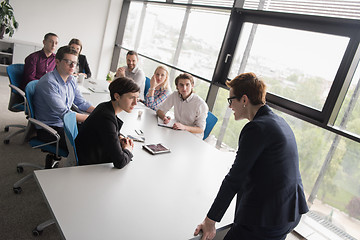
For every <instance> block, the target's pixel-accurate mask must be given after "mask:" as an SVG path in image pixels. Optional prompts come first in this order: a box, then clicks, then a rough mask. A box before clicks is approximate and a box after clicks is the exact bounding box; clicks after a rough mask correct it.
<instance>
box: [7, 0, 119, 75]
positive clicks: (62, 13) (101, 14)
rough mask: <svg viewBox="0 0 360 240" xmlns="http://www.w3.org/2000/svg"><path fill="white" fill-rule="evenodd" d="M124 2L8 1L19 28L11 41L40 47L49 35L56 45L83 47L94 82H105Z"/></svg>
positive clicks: (86, 0)
mask: <svg viewBox="0 0 360 240" xmlns="http://www.w3.org/2000/svg"><path fill="white" fill-rule="evenodd" d="M122 1H123V0H101V1H99V0H61V1H59V0H31V1H24V0H11V1H10V4H11V5H12V7H13V8H14V14H15V18H16V20H17V21H18V22H19V28H18V29H17V31H16V32H15V34H14V35H13V37H12V38H13V39H15V40H21V41H27V42H34V43H41V44H42V40H43V37H44V35H45V34H46V33H48V32H53V33H56V34H57V35H58V36H59V45H58V47H60V46H63V45H67V44H68V43H69V41H70V40H71V39H72V38H78V39H80V40H81V41H82V43H83V51H82V53H83V54H84V55H86V57H87V59H88V62H89V65H90V69H91V71H92V74H93V78H97V79H99V80H101V79H104V80H105V77H106V74H107V73H108V71H109V69H110V62H111V57H112V52H113V48H114V44H115V37H116V31H117V27H118V23H119V18H120V11H121V6H122Z"/></svg>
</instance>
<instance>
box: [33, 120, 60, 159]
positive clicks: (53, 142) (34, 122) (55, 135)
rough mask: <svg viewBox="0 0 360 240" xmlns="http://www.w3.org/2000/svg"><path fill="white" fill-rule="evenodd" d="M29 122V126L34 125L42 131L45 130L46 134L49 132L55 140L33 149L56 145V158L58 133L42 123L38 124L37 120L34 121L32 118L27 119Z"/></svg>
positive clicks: (57, 154)
mask: <svg viewBox="0 0 360 240" xmlns="http://www.w3.org/2000/svg"><path fill="white" fill-rule="evenodd" d="M29 122H30V123H31V124H34V125H37V126H39V127H41V128H42V129H45V130H46V131H47V132H49V133H50V134H51V135H53V136H54V137H55V138H56V140H55V141H52V142H47V143H44V144H40V145H38V146H36V147H33V148H41V147H43V146H46V145H50V144H56V150H55V154H56V157H58V156H59V141H60V135H59V134H58V132H57V131H56V130H55V129H53V128H52V127H50V126H48V125H46V124H45V123H43V122H40V121H39V120H36V119H34V118H29Z"/></svg>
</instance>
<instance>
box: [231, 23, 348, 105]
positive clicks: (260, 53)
mask: <svg viewBox="0 0 360 240" xmlns="http://www.w3.org/2000/svg"><path fill="white" fill-rule="evenodd" d="M348 42H349V39H348V38H346V37H341V36H335V35H329V34H323V33H315V32H309V31H302V30H295V29H289V28H282V27H274V26H266V25H257V24H252V23H245V24H244V27H243V29H242V31H241V35H240V38H239V41H238V47H237V51H236V53H235V58H234V61H233V63H232V67H231V71H230V73H229V78H230V79H232V78H234V77H235V76H237V75H238V74H240V73H241V72H254V73H256V74H257V75H258V76H260V77H261V78H262V79H264V80H265V82H266V84H267V87H268V91H269V92H271V93H273V94H276V95H279V96H282V97H284V98H287V99H290V100H293V101H295V102H299V103H302V104H305V105H307V106H310V107H312V108H315V109H317V110H320V111H321V109H322V108H323V106H324V103H325V100H326V97H327V96H328V95H329V91H330V87H331V85H332V83H333V81H334V79H335V75H336V73H337V70H338V68H339V66H340V62H341V60H342V57H343V56H344V53H345V50H346V47H347V44H348ZM335 46H336V47H335ZM243 66H244V67H243Z"/></svg>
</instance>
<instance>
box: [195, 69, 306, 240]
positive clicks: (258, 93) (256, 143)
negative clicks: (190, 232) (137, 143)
mask: <svg viewBox="0 0 360 240" xmlns="http://www.w3.org/2000/svg"><path fill="white" fill-rule="evenodd" d="M227 85H228V87H230V92H229V93H230V97H229V98H228V102H229V107H230V108H231V109H232V110H233V111H234V117H235V120H240V119H248V120H249V121H250V122H249V123H247V124H246V125H245V126H244V128H243V130H242V131H241V134H240V137H239V146H238V151H237V154H236V158H235V161H234V164H233V166H232V168H231V169H230V171H229V173H228V174H227V175H226V176H225V179H224V180H223V182H222V185H221V187H220V190H219V192H218V194H217V197H216V198H215V200H214V203H213V204H212V206H211V208H210V210H209V212H208V214H207V217H206V218H205V220H204V221H203V222H202V223H201V224H199V225H198V227H197V228H196V230H195V233H194V234H195V235H197V234H199V232H200V231H202V232H203V235H202V238H201V239H202V240H209V239H213V238H214V237H215V234H216V230H215V222H219V221H220V220H221V218H222V217H223V215H224V214H225V212H226V210H227V208H228V206H229V204H230V203H231V201H232V199H233V198H234V196H235V195H237V201H236V210H235V219H234V223H233V226H232V227H231V229H230V230H229V232H228V233H227V235H226V236H225V238H224V239H226V240H232V239H251V240H260V239H262V240H282V239H285V238H286V235H287V234H288V233H289V232H290V231H292V229H294V228H295V227H296V225H297V224H298V223H299V221H300V218H301V215H302V214H304V213H306V212H307V211H308V207H307V204H306V199H305V195H304V191H303V185H302V181H301V176H300V171H299V158H298V151H297V145H296V141H295V136H294V134H293V132H292V130H291V128H290V127H289V125H288V124H287V123H286V122H285V120H284V119H283V118H281V117H279V116H277V115H276V114H274V113H273V112H272V111H271V109H270V108H269V107H268V106H267V105H266V104H265V95H266V86H265V84H264V82H263V81H261V80H258V78H257V77H256V75H255V74H253V73H244V74H241V75H239V76H237V77H236V78H235V79H233V80H231V81H230V82H228V83H227Z"/></svg>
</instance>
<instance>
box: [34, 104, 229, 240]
mask: <svg viewBox="0 0 360 240" xmlns="http://www.w3.org/2000/svg"><path fill="white" fill-rule="evenodd" d="M141 110H142V111H144V112H143V115H142V118H141V119H138V118H137V114H138V111H139V109H135V110H134V111H133V113H131V114H127V113H125V112H124V113H121V114H120V116H119V117H120V118H121V119H123V120H124V122H125V123H124V125H123V128H122V133H125V134H128V133H131V134H135V131H134V129H141V130H142V131H143V132H144V134H145V138H146V141H145V142H146V143H158V142H161V143H164V144H165V145H166V146H168V147H169V148H170V149H171V153H166V154H163V155H156V156H153V155H150V154H149V153H147V152H146V151H144V150H143V149H142V143H135V148H134V151H133V154H134V157H133V161H132V162H130V163H129V164H128V165H127V166H126V167H125V168H123V169H115V168H114V167H113V164H101V165H90V166H80V167H70V168H60V169H51V170H39V171H35V176H36V179H37V182H38V184H39V186H40V188H41V190H42V192H43V194H44V197H45V199H46V200H47V203H48V205H49V208H50V210H51V212H52V214H53V215H54V218H55V219H56V222H57V224H58V227H59V229H60V231H61V233H62V235H63V236H64V238H65V239H68V240H74V239H87V240H90V239H109V240H110V239H124V240H127V239H131V240H133V239H142V240H143V239H151V240H152V239H157V240H158V239H172V240H173V239H181V240H183V239H190V238H192V237H193V235H192V234H193V232H194V230H195V227H196V226H197V224H199V223H200V222H201V221H202V220H203V219H204V217H205V216H206V213H207V211H208V210H209V208H210V206H211V204H212V202H213V200H214V198H215V196H216V194H217V191H218V189H219V186H220V184H221V182H222V180H223V178H224V176H225V175H226V173H227V172H228V170H229V168H230V167H231V164H232V162H233V160H234V153H224V152H220V151H219V150H217V149H215V148H213V147H212V146H210V145H209V144H207V143H206V142H204V141H202V140H201V139H199V138H197V137H195V136H194V135H192V134H191V133H189V132H185V131H175V130H172V129H168V128H164V127H158V126H157V124H156V121H157V120H156V116H155V112H154V111H152V110H150V109H141ZM54 186H55V187H54ZM233 214H234V203H233V204H232V206H231V207H230V208H229V209H228V211H227V214H226V215H225V217H224V218H223V221H222V222H221V223H220V224H217V227H222V226H225V225H227V224H229V223H231V222H232V220H233Z"/></svg>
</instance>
